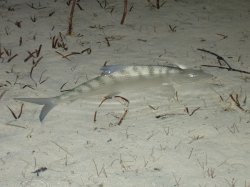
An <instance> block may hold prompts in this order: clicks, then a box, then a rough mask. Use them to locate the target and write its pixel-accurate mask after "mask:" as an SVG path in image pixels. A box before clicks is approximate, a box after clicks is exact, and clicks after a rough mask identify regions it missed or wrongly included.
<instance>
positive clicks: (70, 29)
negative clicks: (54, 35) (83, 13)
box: [67, 0, 76, 35]
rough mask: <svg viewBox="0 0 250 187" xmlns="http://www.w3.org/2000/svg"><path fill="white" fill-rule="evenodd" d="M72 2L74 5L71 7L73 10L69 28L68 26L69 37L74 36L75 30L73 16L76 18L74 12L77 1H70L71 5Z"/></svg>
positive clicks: (70, 15) (71, 10)
mask: <svg viewBox="0 0 250 187" xmlns="http://www.w3.org/2000/svg"><path fill="white" fill-rule="evenodd" d="M71 2H72V5H71V9H70V14H69V26H68V33H67V34H68V35H71V34H72V30H73V23H72V21H73V16H74V11H75V6H76V0H70V2H69V3H71Z"/></svg>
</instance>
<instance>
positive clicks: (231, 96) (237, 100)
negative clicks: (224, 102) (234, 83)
mask: <svg viewBox="0 0 250 187" xmlns="http://www.w3.org/2000/svg"><path fill="white" fill-rule="evenodd" d="M229 96H230V98H231V99H232V101H233V102H234V103H235V105H236V106H237V107H238V108H239V109H240V110H242V111H244V112H246V110H245V109H244V108H242V106H241V104H240V102H239V95H238V94H236V95H235V97H234V96H233V95H232V94H230V95H229Z"/></svg>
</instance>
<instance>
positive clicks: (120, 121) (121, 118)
mask: <svg viewBox="0 0 250 187" xmlns="http://www.w3.org/2000/svg"><path fill="white" fill-rule="evenodd" d="M114 98H118V99H122V100H123V101H125V102H126V105H127V106H126V107H128V106H129V100H128V99H126V98H125V97H122V96H118V95H117V96H114ZM108 99H112V97H111V96H107V97H104V98H103V100H102V101H101V103H100V104H99V105H98V108H100V107H101V105H102V104H103V103H104V102H105V101H106V100H108ZM127 113H128V109H125V110H124V113H123V114H122V116H121V117H119V121H118V123H117V125H121V123H122V121H123V120H124V118H125V116H126V115H127ZM96 118H97V110H96V111H95V113H94V120H93V121H94V123H95V122H96Z"/></svg>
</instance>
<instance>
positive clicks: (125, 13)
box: [121, 0, 128, 25]
mask: <svg viewBox="0 0 250 187" xmlns="http://www.w3.org/2000/svg"><path fill="white" fill-rule="evenodd" d="M127 12H128V0H124V7H123V15H122V20H121V25H123V24H124V21H125V18H126V15H127Z"/></svg>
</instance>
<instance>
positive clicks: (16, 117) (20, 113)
mask: <svg viewBox="0 0 250 187" xmlns="http://www.w3.org/2000/svg"><path fill="white" fill-rule="evenodd" d="M23 106H24V104H22V105H21V109H20V112H19V114H18V115H16V114H15V112H14V111H13V110H12V109H11V108H10V107H9V106H7V107H8V109H9V110H10V112H11V114H12V116H13V117H14V118H15V119H19V118H20V117H21V115H22V113H23Z"/></svg>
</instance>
